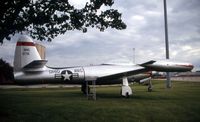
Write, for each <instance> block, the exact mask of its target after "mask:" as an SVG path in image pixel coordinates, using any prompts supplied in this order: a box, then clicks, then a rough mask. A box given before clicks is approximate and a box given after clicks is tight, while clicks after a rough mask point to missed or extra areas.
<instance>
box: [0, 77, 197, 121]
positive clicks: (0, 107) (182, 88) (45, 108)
mask: <svg viewBox="0 0 200 122" xmlns="http://www.w3.org/2000/svg"><path fill="white" fill-rule="evenodd" d="M153 85H154V87H153V88H154V90H153V92H151V93H150V92H147V86H142V85H138V84H133V85H132V88H133V90H134V95H133V96H131V97H130V98H129V99H126V98H122V97H120V95H119V93H120V89H121V88H120V87H119V86H112V87H98V88H97V101H92V100H87V98H86V97H85V96H84V95H82V93H81V92H80V88H52V89H49V88H36V89H28V88H27V89H26V88H24V89H0V122H7V121H12V122H40V121H42V122H46V121H49V122H57V121H58V122H62V121H63V122H66V121H72V122H76V121H80V122H84V121H87V122H88V121H92V122H102V121H115V122H116V121H118V122H125V121H131V122H132V121H136V122H139V121H141V122H149V121H152V122H156V121H158V122H166V121H178V122H200V82H175V81H174V82H173V88H172V89H166V88H165V83H164V81H153Z"/></svg>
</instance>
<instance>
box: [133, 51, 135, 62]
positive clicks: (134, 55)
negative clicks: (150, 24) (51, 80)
mask: <svg viewBox="0 0 200 122" xmlns="http://www.w3.org/2000/svg"><path fill="white" fill-rule="evenodd" d="M133 63H134V64H135V48H133Z"/></svg>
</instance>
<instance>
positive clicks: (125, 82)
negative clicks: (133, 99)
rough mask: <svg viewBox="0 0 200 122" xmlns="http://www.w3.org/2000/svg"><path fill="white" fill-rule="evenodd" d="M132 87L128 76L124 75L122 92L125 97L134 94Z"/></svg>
mask: <svg viewBox="0 0 200 122" xmlns="http://www.w3.org/2000/svg"><path fill="white" fill-rule="evenodd" d="M132 94H133V93H132V89H131V87H130V86H129V84H128V79H127V77H123V79H122V92H121V95H122V96H124V97H127V98H128V97H129V96H130V95H132Z"/></svg>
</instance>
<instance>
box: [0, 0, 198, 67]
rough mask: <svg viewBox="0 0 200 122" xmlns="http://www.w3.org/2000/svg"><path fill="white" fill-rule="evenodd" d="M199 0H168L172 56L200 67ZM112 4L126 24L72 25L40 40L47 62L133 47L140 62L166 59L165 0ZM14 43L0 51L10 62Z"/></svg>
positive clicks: (104, 55)
mask: <svg viewBox="0 0 200 122" xmlns="http://www.w3.org/2000/svg"><path fill="white" fill-rule="evenodd" d="M69 2H70V3H71V2H72V3H73V4H74V5H75V6H76V7H79V8H81V7H82V6H84V5H85V1H83V0H82V1H74V0H70V1H69ZM199 5H200V1H199V0H190V1H188V0H176V1H174V0H168V1H167V8H168V29H169V47H170V58H171V59H175V60H178V61H187V62H192V63H193V64H194V65H195V67H196V69H200V62H199V60H200V56H199V54H200V50H199V47H200V23H199V21H200V7H199ZM112 8H115V9H118V10H119V12H121V13H122V18H123V20H124V22H125V23H126V24H127V29H126V30H114V29H107V30H105V31H104V32H100V31H99V30H97V29H95V28H89V29H88V32H87V33H82V32H80V31H70V32H67V33H66V34H65V35H60V36H58V37H56V38H55V39H54V40H53V41H52V42H40V43H41V44H43V45H45V46H46V51H47V52H46V53H47V54H46V55H47V59H48V60H49V62H48V65H51V66H72V65H90V64H99V63H103V62H107V61H109V60H122V59H123V60H130V61H132V60H133V55H134V54H133V48H134V49H135V59H136V62H137V63H140V62H145V61H147V60H150V59H165V37H164V15H163V1H161V0H142V1H141V0H127V1H126V2H124V1H123V2H122V1H120V0H115V3H114V5H113V7H112ZM13 38H16V37H13ZM13 40H16V39H13ZM5 42H6V41H5ZM37 42H39V41H37ZM14 45H15V43H14V41H11V42H6V43H5V44H3V46H1V47H0V55H1V56H2V57H3V58H5V59H6V60H9V61H11V62H12V61H13V55H14V53H13V52H14V49H13V48H14ZM9 50H10V52H9V53H8V51H9Z"/></svg>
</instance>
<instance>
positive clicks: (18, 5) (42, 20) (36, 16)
mask: <svg viewBox="0 0 200 122" xmlns="http://www.w3.org/2000/svg"><path fill="white" fill-rule="evenodd" d="M113 3H114V0H90V2H87V3H86V4H85V6H84V7H83V8H81V9H77V8H75V7H74V6H73V5H71V4H70V3H69V2H68V0H1V1H0V8H1V11H0V43H3V39H4V38H6V39H8V40H10V35H14V34H15V33H21V32H24V31H26V32H28V33H29V34H30V35H31V36H32V37H33V38H37V39H39V40H48V41H51V40H52V39H53V38H54V37H56V36H57V35H58V34H64V33H66V32H67V31H70V30H80V31H83V32H84V33H85V32H87V28H88V27H92V28H94V27H96V28H98V29H99V30H100V31H103V30H105V29H107V28H108V27H111V28H115V29H118V30H121V29H125V28H126V24H125V23H124V22H123V21H122V19H121V13H119V12H118V10H115V9H111V8H109V9H107V10H104V11H101V12H100V8H101V6H103V5H104V6H110V7H111V6H112V5H113Z"/></svg>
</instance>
